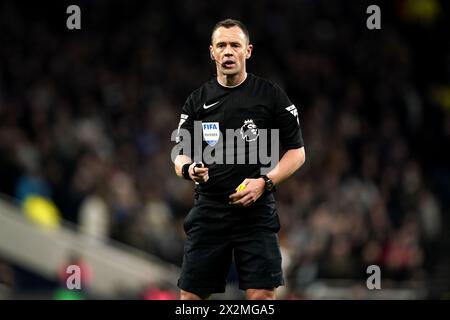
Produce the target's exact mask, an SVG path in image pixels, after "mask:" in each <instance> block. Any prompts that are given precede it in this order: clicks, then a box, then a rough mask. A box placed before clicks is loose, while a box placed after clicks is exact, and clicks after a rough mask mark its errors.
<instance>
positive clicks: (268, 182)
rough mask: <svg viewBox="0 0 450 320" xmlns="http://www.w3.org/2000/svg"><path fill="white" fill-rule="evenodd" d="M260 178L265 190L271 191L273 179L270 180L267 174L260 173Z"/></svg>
mask: <svg viewBox="0 0 450 320" xmlns="http://www.w3.org/2000/svg"><path fill="white" fill-rule="evenodd" d="M261 178H263V179H264V182H265V185H264V189H265V190H266V191H272V190H273V188H274V184H273V181H272V180H270V178H269V177H268V176H266V175H262V176H261Z"/></svg>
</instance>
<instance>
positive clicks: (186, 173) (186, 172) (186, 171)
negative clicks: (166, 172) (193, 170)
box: [181, 162, 192, 181]
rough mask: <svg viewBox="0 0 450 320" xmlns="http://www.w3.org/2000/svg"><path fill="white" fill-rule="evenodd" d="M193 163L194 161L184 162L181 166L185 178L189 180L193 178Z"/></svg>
mask: <svg viewBox="0 0 450 320" xmlns="http://www.w3.org/2000/svg"><path fill="white" fill-rule="evenodd" d="M191 164H192V162H191V163H186V164H183V166H182V167H181V174H182V175H183V178H184V179H186V180H189V181H191V180H192V179H191V177H190V176H189V166H190V165H191Z"/></svg>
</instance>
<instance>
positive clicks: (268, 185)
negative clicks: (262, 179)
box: [266, 179, 273, 191]
mask: <svg viewBox="0 0 450 320" xmlns="http://www.w3.org/2000/svg"><path fill="white" fill-rule="evenodd" d="M272 189H273V182H272V180H270V179H268V180H267V181H266V190H268V191H272Z"/></svg>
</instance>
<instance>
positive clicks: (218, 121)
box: [174, 19, 305, 299]
mask: <svg viewBox="0 0 450 320" xmlns="http://www.w3.org/2000/svg"><path fill="white" fill-rule="evenodd" d="M252 49H253V46H252V45H251V44H250V41H249V35H248V31H247V28H246V27H245V26H244V25H243V24H242V23H241V22H239V21H237V20H231V19H227V20H223V21H221V22H219V23H217V24H216V26H215V27H214V28H213V31H212V36H211V46H210V53H211V59H212V60H214V61H215V63H216V69H217V77H214V78H213V79H211V80H210V81H208V82H206V83H205V84H204V85H203V86H201V87H200V88H199V89H197V90H196V91H194V92H193V93H192V94H191V95H190V96H189V98H188V99H187V101H186V103H185V105H184V107H183V109H182V114H181V119H180V124H179V126H178V132H180V130H187V132H189V133H190V136H191V137H192V136H193V133H194V125H195V122H196V121H201V123H202V131H203V139H204V141H203V142H202V148H205V146H207V145H208V144H209V145H214V144H215V143H217V142H218V140H220V139H225V138H224V137H225V130H226V129H227V130H228V129H233V130H238V131H236V132H240V133H241V134H242V136H241V137H239V135H238V136H237V139H239V138H241V139H243V140H244V141H245V142H244V143H245V144H247V145H248V144H251V143H252V142H255V141H258V136H259V134H260V132H262V131H263V130H264V129H278V130H279V131H278V133H279V142H280V143H281V146H282V148H283V149H284V150H285V151H286V152H285V153H284V155H283V156H282V158H281V159H280V161H279V162H278V163H277V164H276V166H275V167H274V168H273V169H272V170H271V171H270V172H268V173H267V175H262V174H261V168H262V165H261V164H258V163H256V164H255V163H245V164H236V163H232V164H230V163H228V162H215V163H205V164H202V166H201V167H199V166H198V163H195V162H193V161H192V160H193V154H192V153H193V152H194V151H191V152H189V151H188V152H184V153H183V154H179V155H177V156H176V158H175V160H174V163H175V171H176V173H177V175H178V176H179V177H182V178H185V179H188V180H192V181H194V182H195V183H196V193H197V196H196V200H195V204H194V207H193V208H192V210H191V211H190V212H189V214H188V215H187V217H186V219H185V222H184V230H185V232H186V235H187V239H186V244H185V250H184V258H183V266H182V272H181V276H180V279H179V280H178V286H179V288H180V289H181V295H180V297H181V299H205V298H207V297H208V296H209V295H210V294H212V293H217V292H224V291H225V284H226V277H227V274H228V271H229V268H230V264H231V261H232V256H233V255H234V261H235V263H236V268H237V271H238V274H239V287H240V288H241V289H242V290H245V291H246V297H247V299H275V288H277V287H278V286H280V285H283V284H284V280H283V274H282V269H281V253H280V247H279V242H278V231H279V229H280V224H279V219H278V215H277V211H276V208H275V199H274V196H273V188H274V186H276V185H278V184H279V183H280V182H282V181H283V180H285V179H287V178H288V177H289V176H290V175H292V174H293V173H294V172H295V171H296V170H297V169H299V168H300V167H301V166H302V165H303V163H304V161H305V151H304V147H303V139H302V134H301V130H300V124H299V120H298V114H297V109H296V107H295V106H294V105H293V104H292V103H291V101H290V100H289V98H288V97H287V96H286V94H285V93H284V92H283V91H282V90H281V89H280V88H279V87H278V86H276V85H274V84H272V83H270V82H268V81H266V80H264V79H261V78H259V77H257V76H255V75H252V74H249V73H247V72H246V59H249V58H250V56H251V53H252ZM219 132H220V133H219ZM218 133H219V134H218ZM181 138H183V137H181ZM181 138H180V137H179V136H178V137H177V141H180V139H181ZM269 140H270V139H269ZM266 141H267V140H266ZM259 147H261V146H259ZM225 150H226V152H237V150H236V148H234V149H232V150H229V149H225ZM246 150H247V149H246ZM246 159H248V151H246ZM241 185H244V186H245V187H244V188H243V189H242V190H240V191H236V189H237V187H238V186H241Z"/></svg>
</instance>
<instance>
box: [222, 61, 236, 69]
mask: <svg viewBox="0 0 450 320" xmlns="http://www.w3.org/2000/svg"><path fill="white" fill-rule="evenodd" d="M234 66H236V63H235V62H234V61H232V60H226V61H224V62H222V67H224V68H227V69H231V68H233V67H234Z"/></svg>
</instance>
